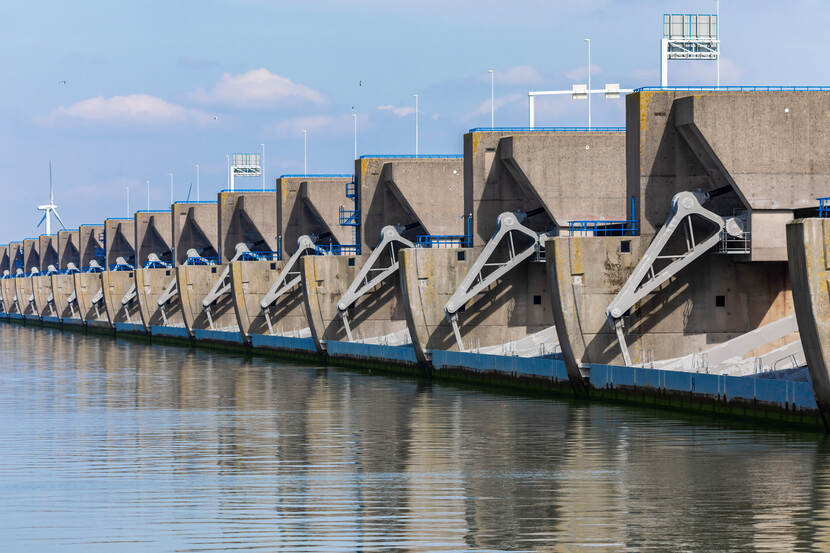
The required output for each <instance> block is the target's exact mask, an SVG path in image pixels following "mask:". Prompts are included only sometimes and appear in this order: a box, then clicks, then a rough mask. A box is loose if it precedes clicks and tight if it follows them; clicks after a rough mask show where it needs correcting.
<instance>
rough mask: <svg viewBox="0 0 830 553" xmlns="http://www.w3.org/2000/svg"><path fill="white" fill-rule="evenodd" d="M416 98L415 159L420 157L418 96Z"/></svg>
mask: <svg viewBox="0 0 830 553" xmlns="http://www.w3.org/2000/svg"><path fill="white" fill-rule="evenodd" d="M413 96H415V157H418V142H419V140H418V95H417V94H413Z"/></svg>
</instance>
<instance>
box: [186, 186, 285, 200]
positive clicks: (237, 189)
mask: <svg viewBox="0 0 830 553" xmlns="http://www.w3.org/2000/svg"><path fill="white" fill-rule="evenodd" d="M276 191H277V189H276V188H234V189H233V190H231V189H230V188H223V189H222V190H220V191H219V193H220V194H222V193H224V192H234V193H236V192H276ZM188 203H189V202H188ZM210 203H213V202H210Z"/></svg>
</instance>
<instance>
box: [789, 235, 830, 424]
mask: <svg viewBox="0 0 830 553" xmlns="http://www.w3.org/2000/svg"><path fill="white" fill-rule="evenodd" d="M787 253H788V254H789V268H790V274H791V275H792V277H791V278H792V287H793V302H794V304H795V316H796V320H797V321H798V330H799V333H800V334H801V343H802V344H803V346H804V356H805V358H806V359H807V367H808V369H809V371H810V379H811V380H812V383H813V391H814V393H815V396H816V403H817V404H818V406H819V409H820V410H821V411H823V412H826V411H827V410H828V407H830V366H828V362H829V361H830V294H828V290H830V219H798V220H795V221H793V222H792V223H790V224H788V225H787Z"/></svg>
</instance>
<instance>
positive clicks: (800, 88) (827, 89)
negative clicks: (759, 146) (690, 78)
mask: <svg viewBox="0 0 830 553" xmlns="http://www.w3.org/2000/svg"><path fill="white" fill-rule="evenodd" d="M661 90H679V91H697V90H703V91H707V90H711V91H718V90H722V91H726V92H730V91H731V92H830V86H776V85H772V86H766V85H760V86H759V85H750V86H731V85H730V86H641V87H640V88H635V89H634V92H659V91H661Z"/></svg>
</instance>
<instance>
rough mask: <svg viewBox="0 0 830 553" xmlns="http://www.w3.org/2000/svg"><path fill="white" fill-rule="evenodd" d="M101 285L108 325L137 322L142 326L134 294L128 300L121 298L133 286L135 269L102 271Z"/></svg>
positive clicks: (136, 296)
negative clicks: (124, 300) (124, 301)
mask: <svg viewBox="0 0 830 553" xmlns="http://www.w3.org/2000/svg"><path fill="white" fill-rule="evenodd" d="M101 286H102V287H103V291H104V305H105V307H106V310H107V318H108V320H109V323H110V326H113V327H114V326H115V325H116V323H129V324H138V325H142V326H143V321H142V319H141V313H140V312H139V306H138V295H137V294H136V295H135V296H134V297H133V298H132V299H131V300H130V301H129V302H127V303H126V304H125V303H122V299H123V298H124V296H125V295H126V294H127V292H129V291H130V290H131V289H132V287H133V286H135V271H134V270H131V271H104V272H103V273H101Z"/></svg>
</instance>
